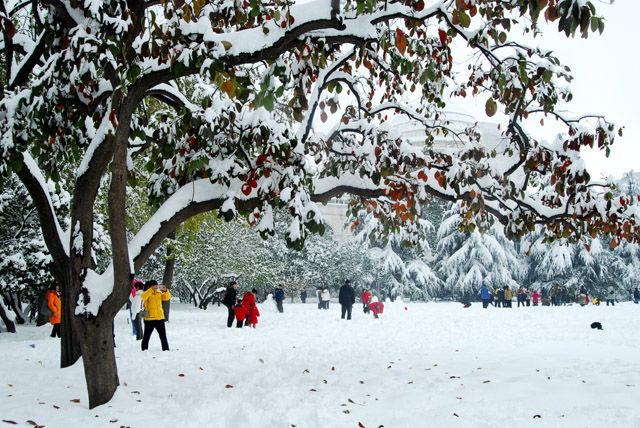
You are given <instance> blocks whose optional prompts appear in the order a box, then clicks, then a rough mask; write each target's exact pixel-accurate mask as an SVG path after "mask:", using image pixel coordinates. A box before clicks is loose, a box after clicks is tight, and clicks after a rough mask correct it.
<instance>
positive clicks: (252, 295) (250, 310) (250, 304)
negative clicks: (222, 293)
mask: <svg viewBox="0 0 640 428" xmlns="http://www.w3.org/2000/svg"><path fill="white" fill-rule="evenodd" d="M256 294H258V290H256V289H255V288H254V289H253V290H251V291H247V292H246V293H244V296H243V297H242V305H243V306H244V310H245V311H246V312H245V313H246V321H245V324H246V325H248V326H249V327H253V328H256V325H257V324H258V317H259V316H260V311H259V310H258V307H257V306H256Z"/></svg>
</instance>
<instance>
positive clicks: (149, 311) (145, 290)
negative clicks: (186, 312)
mask: <svg viewBox="0 0 640 428" xmlns="http://www.w3.org/2000/svg"><path fill="white" fill-rule="evenodd" d="M170 299H171V292H170V291H169V289H168V288H167V287H166V286H165V285H164V284H163V285H162V286H160V285H159V284H158V281H155V280H150V281H147V282H146V283H143V282H142V281H134V283H133V288H132V289H131V296H129V308H130V309H129V310H130V315H131V321H132V325H133V332H134V334H135V335H136V340H142V344H141V349H142V350H143V351H146V350H147V349H149V340H150V339H151V334H152V333H153V331H154V330H155V331H157V332H158V336H160V343H161V345H162V350H163V351H168V350H169V342H168V341H167V331H166V326H165V310H164V308H163V302H168V301H169V300H170ZM143 323H144V328H143V327H142V325H143Z"/></svg>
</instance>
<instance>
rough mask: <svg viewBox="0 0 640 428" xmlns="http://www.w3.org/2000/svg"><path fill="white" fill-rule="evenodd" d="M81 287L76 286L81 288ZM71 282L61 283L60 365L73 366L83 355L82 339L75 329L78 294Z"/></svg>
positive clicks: (62, 366)
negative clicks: (74, 291)
mask: <svg viewBox="0 0 640 428" xmlns="http://www.w3.org/2000/svg"><path fill="white" fill-rule="evenodd" d="M79 288H80V287H79V286H78V287H76V289H79ZM72 290H73V286H72V285H71V283H70V282H67V283H61V284H60V291H61V293H60V294H61V296H60V300H61V302H60V303H61V304H62V317H61V319H60V367H61V368H65V367H71V366H72V365H74V364H75V363H76V361H78V360H79V359H80V357H81V356H82V349H81V347H80V340H79V337H78V334H77V332H76V329H75V322H74V314H75V309H76V302H77V301H78V294H77V293H73V292H72Z"/></svg>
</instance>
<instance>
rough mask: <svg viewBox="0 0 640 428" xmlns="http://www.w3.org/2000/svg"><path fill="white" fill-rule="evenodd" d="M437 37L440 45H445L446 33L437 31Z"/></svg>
mask: <svg viewBox="0 0 640 428" xmlns="http://www.w3.org/2000/svg"><path fill="white" fill-rule="evenodd" d="M438 36H440V43H442V44H443V45H444V44H446V43H447V32H446V31H444V30H438Z"/></svg>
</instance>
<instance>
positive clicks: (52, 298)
mask: <svg viewBox="0 0 640 428" xmlns="http://www.w3.org/2000/svg"><path fill="white" fill-rule="evenodd" d="M59 292H60V286H59V285H58V283H56V282H54V283H53V284H51V287H49V291H47V305H48V306H49V309H51V312H52V314H51V315H50V316H49V322H50V323H51V325H52V326H53V329H52V330H51V337H60V315H61V314H62V305H61V303H60V296H59V294H58V293H59Z"/></svg>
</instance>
